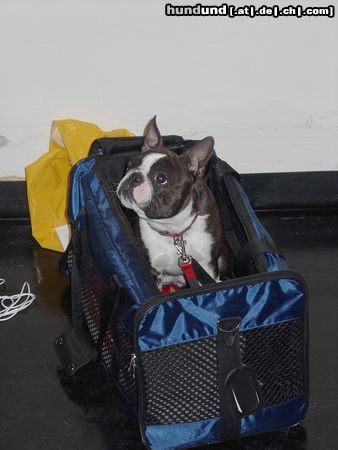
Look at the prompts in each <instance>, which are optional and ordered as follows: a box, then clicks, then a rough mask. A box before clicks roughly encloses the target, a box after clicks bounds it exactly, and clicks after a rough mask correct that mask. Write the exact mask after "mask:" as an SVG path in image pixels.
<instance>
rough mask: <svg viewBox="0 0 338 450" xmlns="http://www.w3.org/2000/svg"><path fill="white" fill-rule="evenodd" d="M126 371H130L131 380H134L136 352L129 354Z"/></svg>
mask: <svg viewBox="0 0 338 450" xmlns="http://www.w3.org/2000/svg"><path fill="white" fill-rule="evenodd" d="M128 372H129V373H131V376H132V378H133V380H135V373H136V354H135V353H132V354H131V358H130V363H129V366H128Z"/></svg>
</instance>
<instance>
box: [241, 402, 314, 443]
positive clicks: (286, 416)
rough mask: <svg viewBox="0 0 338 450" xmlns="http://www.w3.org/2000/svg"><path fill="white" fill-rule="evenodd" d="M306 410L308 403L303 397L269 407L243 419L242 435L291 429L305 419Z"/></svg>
mask: <svg viewBox="0 0 338 450" xmlns="http://www.w3.org/2000/svg"><path fill="white" fill-rule="evenodd" d="M306 410H307V403H306V401H305V399H304V397H303V396H301V397H297V398H295V399H293V400H289V401H288V402H285V403H281V404H279V405H274V406H268V407H266V408H264V409H261V410H260V411H258V412H256V413H255V414H251V415H250V416H246V417H243V418H242V420H241V434H243V435H246V434H256V433H264V432H267V431H274V430H279V429H281V428H288V427H291V426H293V425H296V424H298V423H299V422H300V421H301V420H302V419H303V418H304V416H305V413H306Z"/></svg>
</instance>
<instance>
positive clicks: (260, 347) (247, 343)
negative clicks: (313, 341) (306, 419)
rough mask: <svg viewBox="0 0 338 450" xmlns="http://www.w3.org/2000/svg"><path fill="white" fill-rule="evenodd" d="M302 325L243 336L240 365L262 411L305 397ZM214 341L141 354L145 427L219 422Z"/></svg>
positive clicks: (279, 327)
mask: <svg viewBox="0 0 338 450" xmlns="http://www.w3.org/2000/svg"><path fill="white" fill-rule="evenodd" d="M302 330H303V321H302V320H301V319H300V320H294V321H291V322H288V323H283V324H278V325H273V326H269V327H264V328H261V329H257V330H252V331H251V330H250V331H244V332H243V333H241V337H240V345H241V353H242V358H243V363H244V364H245V365H248V366H251V367H254V368H255V369H256V371H257V375H258V380H259V382H260V384H261V389H262V394H263V401H264V404H265V406H267V405H272V404H278V403H281V402H284V401H286V400H290V399H292V398H295V397H297V396H299V395H301V394H304V392H305V391H306V386H305V382H306V380H305V373H304V370H305V369H304V342H303V333H302ZM217 364H218V363H217V340H216V337H211V338H206V339H201V340H198V341H193V342H189V343H187V344H179V345H173V346H168V347H163V348H161V349H156V350H151V351H148V352H144V353H143V354H142V366H143V373H144V382H145V390H146V400H147V402H146V423H147V424H170V423H184V422H191V421H199V420H204V419H209V418H211V417H217V416H220V404H219V395H218V389H219V388H218V375H217Z"/></svg>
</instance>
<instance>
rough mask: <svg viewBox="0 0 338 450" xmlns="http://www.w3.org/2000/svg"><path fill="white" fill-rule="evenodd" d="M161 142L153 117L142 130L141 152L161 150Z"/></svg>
mask: <svg viewBox="0 0 338 450" xmlns="http://www.w3.org/2000/svg"><path fill="white" fill-rule="evenodd" d="M162 148H163V140H162V136H161V133H160V132H159V129H158V128H157V124H156V116H154V117H153V118H152V119H151V120H149V122H148V123H147V125H146V128H145V130H144V142H143V145H142V149H141V152H146V151H148V150H155V149H162Z"/></svg>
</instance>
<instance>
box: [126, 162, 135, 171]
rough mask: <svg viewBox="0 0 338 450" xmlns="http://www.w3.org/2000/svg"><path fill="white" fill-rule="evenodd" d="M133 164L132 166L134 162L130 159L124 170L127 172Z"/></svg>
mask: <svg viewBox="0 0 338 450" xmlns="http://www.w3.org/2000/svg"><path fill="white" fill-rule="evenodd" d="M133 164H134V161H133V160H132V159H131V160H130V161H129V162H128V164H127V169H126V170H127V172H128V170H130V169H131V168H132V167H133Z"/></svg>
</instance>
